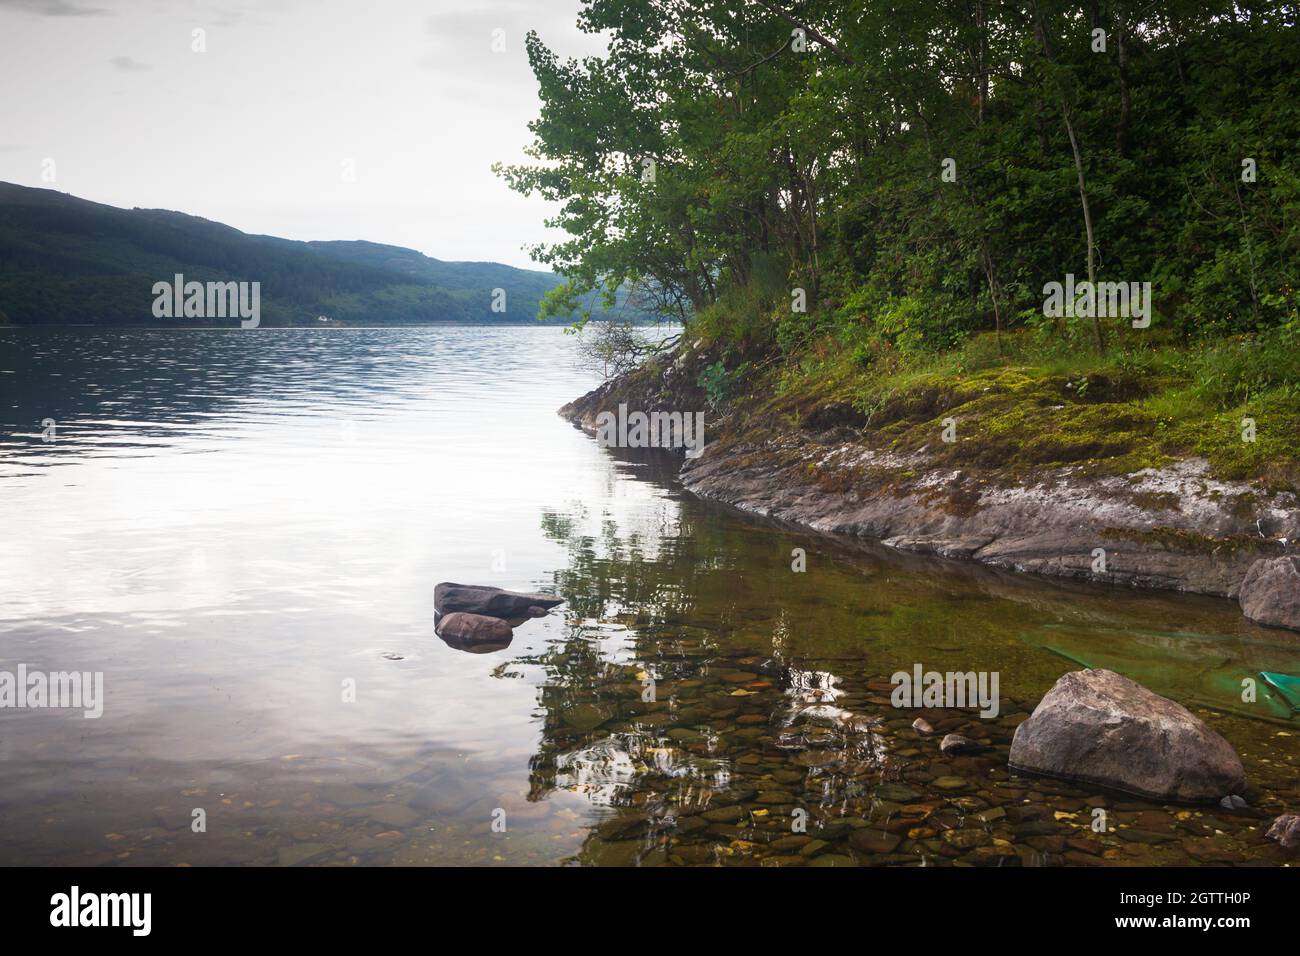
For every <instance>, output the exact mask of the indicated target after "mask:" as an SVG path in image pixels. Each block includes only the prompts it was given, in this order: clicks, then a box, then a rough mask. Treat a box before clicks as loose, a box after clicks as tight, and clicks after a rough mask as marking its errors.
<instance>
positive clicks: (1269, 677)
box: [1259, 671, 1300, 711]
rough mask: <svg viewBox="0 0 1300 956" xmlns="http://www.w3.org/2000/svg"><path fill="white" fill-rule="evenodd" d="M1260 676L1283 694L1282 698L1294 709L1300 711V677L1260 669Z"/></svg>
mask: <svg viewBox="0 0 1300 956" xmlns="http://www.w3.org/2000/svg"><path fill="white" fill-rule="evenodd" d="M1259 676H1260V677H1262V678H1264V681H1265V683H1267V684H1268V685H1269V686H1270V687H1272V688H1273V689H1274V690H1276V691H1277V692H1278V693H1279V694H1281V695H1282V699H1283V700H1285V701H1286V702H1287V703H1288V704H1290V705H1291V709H1292V710H1295V711H1300V677H1293V676H1292V675H1290V674H1275V673H1273V672H1272V671H1260V672H1259Z"/></svg>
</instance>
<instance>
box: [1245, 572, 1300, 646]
mask: <svg viewBox="0 0 1300 956" xmlns="http://www.w3.org/2000/svg"><path fill="white" fill-rule="evenodd" d="M1237 600H1239V601H1240V602H1241V613H1242V614H1244V615H1246V617H1248V618H1250V619H1251V620H1252V621H1258V622H1259V623H1260V624H1271V625H1272V626H1274V627H1289V628H1291V629H1292V630H1297V631H1300V557H1295V556H1292V555H1288V556H1286V557H1283V558H1260V559H1259V560H1258V561H1256V562H1255V563H1254V564H1252V565H1251V566H1250V570H1249V571H1247V572H1246V577H1245V578H1244V579H1243V580H1242V582H1241V588H1240V589H1239V590H1238V591H1237Z"/></svg>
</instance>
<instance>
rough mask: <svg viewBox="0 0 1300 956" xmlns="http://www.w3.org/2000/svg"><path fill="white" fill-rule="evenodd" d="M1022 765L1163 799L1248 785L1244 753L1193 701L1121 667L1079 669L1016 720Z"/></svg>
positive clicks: (1015, 759) (1214, 796) (1015, 748)
mask: <svg viewBox="0 0 1300 956" xmlns="http://www.w3.org/2000/svg"><path fill="white" fill-rule="evenodd" d="M1008 762H1009V763H1010V764H1011V767H1012V768H1013V769H1015V770H1023V771H1027V772H1029V773H1041V774H1045V775H1046V776H1050V777H1060V778H1062V779H1065V780H1077V781H1080V782H1083V783H1090V784H1096V785H1099V786H1103V787H1109V788H1111V789H1114V790H1123V791H1126V792H1128V793H1134V794H1138V795H1139V796H1144V797H1150V798H1152V799H1156V800H1173V801H1178V802H1181V803H1200V802H1208V801H1217V800H1219V799H1220V798H1222V797H1223V796H1224V795H1226V794H1232V793H1241V792H1242V791H1244V790H1245V788H1246V771H1245V769H1244V768H1243V767H1242V765H1241V758H1240V757H1238V756H1237V752H1236V751H1235V750H1233V749H1232V744H1230V743H1228V742H1227V741H1226V740H1224V739H1223V738H1222V737H1220V736H1219V735H1218V734H1216V733H1215V732H1214V731H1212V730H1210V728H1209V727H1206V726H1205V724H1203V723H1202V722H1201V721H1200V720H1198V719H1197V718H1196V717H1195V716H1193V715H1192V714H1191V712H1189V711H1188V710H1187V708H1185V707H1183V706H1181V705H1180V704H1176V703H1174V702H1173V701H1172V700H1167V699H1166V698H1164V697H1161V696H1159V695H1158V694H1153V693H1152V692H1151V691H1149V690H1147V689H1146V688H1145V687H1143V686H1142V685H1141V684H1138V683H1136V682H1134V681H1131V680H1129V679H1128V678H1127V677H1122V676H1121V675H1119V674H1116V673H1115V672H1114V671H1107V670H1086V671H1072V672H1071V673H1069V674H1066V675H1064V676H1063V677H1062V678H1061V679H1060V680H1058V681H1057V682H1056V686H1054V687H1053V688H1052V689H1051V690H1050V691H1048V692H1047V696H1045V697H1044V698H1043V699H1042V701H1041V702H1040V703H1039V705H1038V706H1037V707H1035V708H1034V712H1033V714H1032V715H1030V717H1029V719H1028V720H1026V721H1025V722H1024V723H1022V724H1021V725H1020V726H1019V727H1017V728H1016V733H1015V736H1014V737H1013V738H1012V740H1011V756H1010V758H1009V760H1008Z"/></svg>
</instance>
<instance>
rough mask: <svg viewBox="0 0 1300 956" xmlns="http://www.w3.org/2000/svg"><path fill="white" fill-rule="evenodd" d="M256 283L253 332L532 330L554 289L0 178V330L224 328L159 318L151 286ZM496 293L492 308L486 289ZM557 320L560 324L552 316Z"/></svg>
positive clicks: (373, 248) (548, 277)
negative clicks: (498, 298)
mask: <svg viewBox="0 0 1300 956" xmlns="http://www.w3.org/2000/svg"><path fill="white" fill-rule="evenodd" d="M176 273H182V274H183V275H184V276H185V279H186V281H199V282H209V281H217V282H229V281H248V282H254V281H256V282H260V283H261V297H262V298H261V310H262V325H319V324H320V323H319V321H318V317H319V316H327V317H328V318H329V319H331V320H332V321H335V322H339V323H343V324H366V325H372V324H386V323H391V324H405V323H424V322H476V323H484V324H494V325H501V324H510V323H533V322H535V321H536V316H537V304H538V301H539V300H540V299H541V297H542V296H543V295H544V294H545V293H546V291H547V290H549V289H551V288H553V287H554V286H556V285H558V284H559V283H560V282H561V278H560V277H559V276H557V275H555V274H554V273H549V272H538V271H534V270H529V269H516V268H514V267H512V266H505V265H501V264H499V263H495V262H443V261H441V260H438V259H431V258H429V257H428V256H425V255H423V254H421V253H419V252H416V251H415V250H413V249H404V248H401V247H400V246H385V245H381V244H379V243H374V242H362V241H352V242H347V241H338V242H295V241H293V240H289V239H278V238H276V237H274V236H255V235H249V234H248V233H244V232H240V231H239V230H238V229H233V228H231V227H230V226H226V225H222V224H221V223H218V222H212V221H211V220H208V219H202V218H200V217H198V216H189V215H186V214H184V213H179V212H169V211H167V210H162V209H119V208H117V207H116V206H106V205H104V204H102V203H96V202H89V201H87V200H85V199H78V198H76V197H75V196H70V195H68V194H67V193H60V192H56V191H54V190H51V189H32V188H29V187H26V186H18V185H14V184H12V183H3V182H0V324H4V323H5V322H8V323H11V324H14V325H67V324H90V325H159V324H164V323H176V324H184V325H205V324H206V325H230V324H231V322H230V320H222V319H217V320H202V319H158V318H155V317H154V315H153V312H152V306H153V300H154V296H153V293H152V288H153V284H154V283H155V282H164V281H165V282H171V281H172V278H173V276H174V275H175V274H176ZM495 289H504V290H505V297H504V298H505V311H504V312H499V311H498V312H494V311H493V310H492V304H493V290H495ZM551 321H553V322H563V321H564V320H563V319H555V320H551Z"/></svg>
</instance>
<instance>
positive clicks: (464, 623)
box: [435, 611, 514, 644]
mask: <svg viewBox="0 0 1300 956" xmlns="http://www.w3.org/2000/svg"><path fill="white" fill-rule="evenodd" d="M435 630H436V631H437V633H438V636H439V637H441V638H442V639H443V640H445V641H447V642H449V643H450V642H458V643H466V644H500V643H502V642H505V643H507V644H508V643H510V638H511V637H512V636H513V635H514V630H513V629H512V628H511V627H510V624H509V623H508V622H506V621H503V620H501V618H499V617H488V616H487V615H486V614H467V613H465V612H463V611H453V612H452V613H450V614H444V615H442V617H440V618H438V623H437V625H436V627H435Z"/></svg>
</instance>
